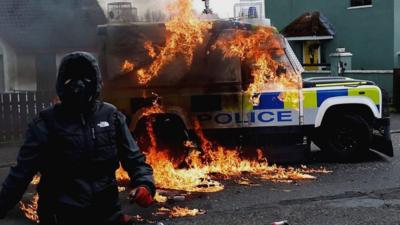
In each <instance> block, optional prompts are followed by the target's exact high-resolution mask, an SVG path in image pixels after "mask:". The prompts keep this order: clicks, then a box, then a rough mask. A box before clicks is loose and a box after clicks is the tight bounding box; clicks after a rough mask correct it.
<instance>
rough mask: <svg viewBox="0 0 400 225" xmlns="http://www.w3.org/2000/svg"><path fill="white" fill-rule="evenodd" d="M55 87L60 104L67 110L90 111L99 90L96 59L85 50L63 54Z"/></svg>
mask: <svg viewBox="0 0 400 225" xmlns="http://www.w3.org/2000/svg"><path fill="white" fill-rule="evenodd" d="M56 89H57V94H58V97H59V98H60V100H61V105H62V106H64V107H65V109H67V110H68V111H71V112H77V113H88V112H91V110H93V108H94V106H95V102H96V99H97V98H98V97H99V94H100V90H101V75H100V69H99V66H98V64H97V61H96V59H95V58H94V57H93V56H92V55H91V54H89V53H86V52H74V53H70V54H67V55H66V56H64V58H63V60H62V61H61V64H60V67H59V71H58V78H57V87H56Z"/></svg>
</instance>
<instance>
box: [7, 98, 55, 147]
mask: <svg viewBox="0 0 400 225" xmlns="http://www.w3.org/2000/svg"><path fill="white" fill-rule="evenodd" d="M53 96H54V93H51V92H19V93H0V143H8V142H18V141H20V140H22V138H23V137H24V134H25V131H26V129H27V125H28V123H29V122H30V121H32V119H33V118H34V117H35V116H36V115H37V114H38V113H39V112H40V111H41V110H43V109H45V108H47V107H49V106H50V105H51V100H52V98H53Z"/></svg>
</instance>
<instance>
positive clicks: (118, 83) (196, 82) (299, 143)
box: [98, 21, 393, 161]
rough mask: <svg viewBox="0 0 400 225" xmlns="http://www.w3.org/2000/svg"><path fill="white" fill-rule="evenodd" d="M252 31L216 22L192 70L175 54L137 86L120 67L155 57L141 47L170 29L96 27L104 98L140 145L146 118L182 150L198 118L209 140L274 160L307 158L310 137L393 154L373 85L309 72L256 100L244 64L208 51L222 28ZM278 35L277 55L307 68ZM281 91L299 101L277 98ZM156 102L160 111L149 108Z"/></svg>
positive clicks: (330, 145) (352, 153)
mask: <svg viewBox="0 0 400 225" xmlns="http://www.w3.org/2000/svg"><path fill="white" fill-rule="evenodd" d="M253 28H254V27H253V26H252V25H251V24H238V23H237V22H232V21H216V22H214V25H213V29H212V31H211V32H209V34H207V37H206V38H205V41H204V43H203V44H202V45H201V46H199V47H198V48H197V49H196V51H195V53H194V58H193V62H192V65H191V67H190V68H189V69H188V68H187V66H186V63H185V60H184V59H183V57H179V56H177V57H176V59H175V60H174V62H173V63H170V64H169V65H167V66H166V67H165V68H164V69H163V70H162V72H160V74H158V76H157V77H156V78H154V79H153V80H151V81H150V82H149V83H148V84H147V85H141V84H139V82H138V79H137V76H136V75H135V73H134V72H124V71H123V70H121V66H122V64H123V62H124V61H125V60H129V61H132V62H135V65H137V64H139V65H140V64H146V63H147V64H149V63H150V62H151V60H152V59H151V57H149V56H148V55H147V50H146V49H145V48H144V47H143V46H144V43H145V42H146V41H149V40H150V41H152V43H154V44H156V45H159V46H163V44H164V43H165V35H166V30H165V25H164V24H159V23H132V24H119V25H118V24H112V25H103V26H100V27H99V28H98V34H99V38H100V48H101V51H100V55H99V60H100V64H101V68H102V73H103V77H104V81H105V86H104V91H103V99H105V100H106V101H109V102H111V103H113V104H115V105H116V106H117V107H118V108H119V109H120V110H121V111H122V112H124V113H125V114H126V115H127V117H128V118H129V120H128V122H129V128H130V129H131V131H132V132H133V134H134V135H135V137H136V139H137V141H138V142H139V145H141V147H143V148H145V147H146V144H148V137H147V133H146V130H145V129H146V126H147V125H146V123H147V122H146V121H149V119H150V118H151V121H152V123H153V128H154V131H155V133H156V135H157V140H158V141H159V142H162V143H159V144H160V145H163V144H165V145H175V146H179V145H182V143H183V142H184V141H185V140H187V139H190V138H193V137H195V135H194V133H195V132H193V131H194V128H195V123H196V121H198V123H199V124H200V126H201V127H202V129H203V131H204V133H205V134H206V135H207V136H208V137H209V138H211V139H212V140H216V141H218V143H220V144H226V145H234V146H248V145H251V147H255V146H256V147H257V148H259V147H260V148H263V149H264V150H265V152H266V153H267V155H269V154H271V157H272V158H273V157H274V156H273V154H272V153H271V152H274V151H275V152H274V153H275V154H276V155H278V157H277V158H279V152H280V151H281V152H286V153H287V152H290V151H292V152H293V154H295V153H294V152H302V154H303V153H304V151H307V150H309V146H310V143H311V141H313V142H314V143H315V144H316V145H317V146H318V147H320V149H322V150H323V151H326V152H327V153H330V154H332V155H333V156H336V157H338V158H339V159H343V160H347V159H350V158H356V157H358V156H360V155H361V154H362V153H365V152H367V151H368V150H369V149H375V150H377V151H380V152H382V153H384V154H386V155H388V156H393V147H392V142H391V139H390V134H389V130H390V122H389V114H388V108H387V104H385V98H384V95H383V94H382V91H381V89H380V88H379V87H378V86H376V85H375V84H374V83H373V82H371V81H363V80H354V79H350V78H345V77H333V76H331V77H315V78H308V79H304V80H302V85H300V86H299V88H297V89H290V90H285V89H284V90H271V89H268V90H265V91H262V92H261V93H258V97H259V103H258V104H252V103H251V102H250V101H249V98H251V97H252V96H250V95H249V94H248V92H246V90H247V88H248V85H249V83H250V82H251V79H250V78H249V74H248V72H246V68H245V67H244V66H243V65H242V64H241V61H240V60H239V59H237V58H227V57H223V55H222V54H221V53H219V52H213V51H212V52H210V51H209V48H210V46H211V45H212V44H213V43H215V42H216V40H218V39H219V38H220V37H222V36H223V35H224V33H229V32H231V31H232V30H233V29H253ZM276 35H277V37H279V38H280V39H281V41H282V43H284V46H285V54H284V55H283V56H280V58H279V60H280V61H286V62H287V63H286V64H287V65H289V67H290V68H288V69H290V70H293V71H295V72H297V73H299V74H300V73H301V72H302V67H301V64H300V63H299V62H298V60H297V58H296V57H295V55H294V54H293V52H292V50H291V48H290V46H289V44H288V43H287V41H286V40H285V39H284V38H283V37H282V36H280V35H279V34H278V33H277V34H276ZM283 95H290V96H295V97H294V98H293V97H292V98H281V96H283ZM155 100H156V101H157V103H158V104H159V105H160V106H161V107H162V108H163V111H162V112H160V111H154V114H150V115H149V113H146V114H144V113H143V112H144V111H145V110H146V109H148V108H149V107H152V105H153V103H154V101H155ZM276 146H285V147H282V148H278V147H276ZM275 147H276V148H275ZM175 148H177V147H175ZM177 149H179V148H177ZM274 149H277V150H274ZM282 149H283V150H282ZM292 149H293V150H292ZM242 150H243V149H242ZM289 155H290V154H289ZM279 160H281V159H278V160H277V161H279Z"/></svg>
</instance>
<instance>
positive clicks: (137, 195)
mask: <svg viewBox="0 0 400 225" xmlns="http://www.w3.org/2000/svg"><path fill="white" fill-rule="evenodd" d="M129 199H130V201H131V203H136V204H138V205H139V206H140V207H149V206H150V205H151V203H153V197H152V196H151V193H150V191H149V190H148V189H147V187H145V186H140V187H138V188H135V189H133V190H132V191H131V192H130V193H129Z"/></svg>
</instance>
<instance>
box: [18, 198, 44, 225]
mask: <svg viewBox="0 0 400 225" xmlns="http://www.w3.org/2000/svg"><path fill="white" fill-rule="evenodd" d="M38 201H39V195H38V194H37V193H36V194H35V195H34V196H33V197H32V199H31V200H30V201H29V202H27V203H23V202H19V208H20V209H21V211H22V212H23V213H24V215H25V217H26V218H28V219H29V220H31V221H34V222H36V223H39V216H38V214H37V209H38Z"/></svg>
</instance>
